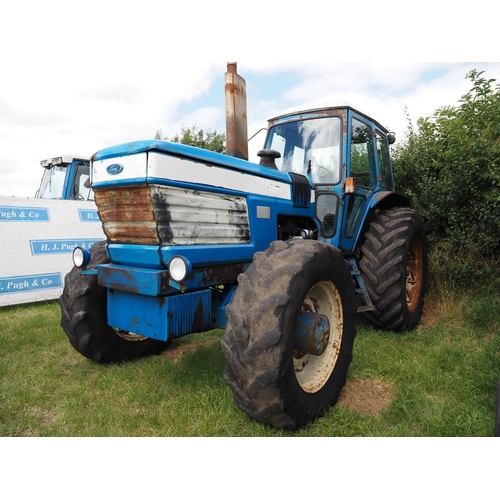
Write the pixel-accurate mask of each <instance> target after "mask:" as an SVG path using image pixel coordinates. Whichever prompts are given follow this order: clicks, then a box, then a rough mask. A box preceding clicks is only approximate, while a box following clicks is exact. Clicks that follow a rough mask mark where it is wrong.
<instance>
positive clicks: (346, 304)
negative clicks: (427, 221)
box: [60, 104, 427, 429]
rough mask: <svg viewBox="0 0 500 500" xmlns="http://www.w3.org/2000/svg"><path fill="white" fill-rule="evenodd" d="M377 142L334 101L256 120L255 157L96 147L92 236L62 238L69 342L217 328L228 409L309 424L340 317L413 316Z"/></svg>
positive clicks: (337, 354)
mask: <svg viewBox="0 0 500 500" xmlns="http://www.w3.org/2000/svg"><path fill="white" fill-rule="evenodd" d="M393 139H394V136H393V135H391V134H390V133H388V131H387V130H386V129H385V128H384V127H383V126H381V125H380V124H379V123H377V122H376V121H375V120H373V119H371V118H369V117H368V116H367V115H366V114H364V113H362V112H360V111H359V110H357V109H355V108H354V107H352V106H349V105H346V104H340V105H332V106H326V107H321V108H315V109H306V110H304V109H303V110H300V111H296V112H295V111H292V112H290V113H285V114H282V115H280V116H277V117H275V118H273V119H271V120H269V127H268V132H267V139H266V143H265V149H263V150H262V151H260V152H259V156H260V158H261V161H260V164H257V163H252V162H249V161H247V160H245V159H242V158H238V157H236V156H240V155H238V154H235V155H234V156H229V155H224V154H219V153H214V152H211V151H207V150H203V149H199V148H196V147H192V146H188V145H182V144H175V143H170V142H162V141H142V142H134V143H128V144H123V145H120V146H116V147H111V148H108V149H104V150H101V151H99V152H97V153H96V154H95V155H94V156H93V157H92V160H91V161H92V166H91V173H92V187H93V189H94V192H95V200H96V204H97V207H98V209H99V215H100V218H101V220H102V224H103V228H104V232H105V234H106V236H107V241H105V242H103V243H98V244H95V245H94V246H93V247H92V249H91V251H90V253H89V252H87V251H86V250H84V249H79V248H77V249H75V252H74V263H75V267H74V268H73V269H72V271H71V272H70V273H69V274H68V275H67V276H66V280H65V286H64V291H63V295H62V296H61V298H60V306H61V311H62V320H61V325H62V327H63V329H64V331H65V332H66V334H67V336H68V337H69V340H70V342H71V344H72V345H73V347H74V348H75V349H76V350H77V351H79V352H80V353H81V354H82V355H84V356H86V357H88V358H90V359H92V360H95V361H97V362H101V363H110V362H120V361H123V360H128V359H133V358H137V357H141V356H145V355H150V354H155V353H159V352H160V351H162V350H163V349H165V348H166V347H167V346H168V344H169V343H170V342H171V341H172V340H173V339H176V338H178V337H181V336H184V335H187V334H191V333H195V332H201V331H207V330H211V329H215V328H223V329H225V334H224V337H223V340H222V349H223V352H224V355H225V360H226V361H225V362H226V366H225V371H224V378H225V381H226V382H227V384H228V386H229V387H230V388H231V390H232V393H233V400H234V402H235V404H236V405H237V406H238V407H239V408H240V409H241V410H243V411H244V412H246V413H247V414H248V415H250V416H251V417H253V418H254V419H256V420H258V421H260V422H264V423H268V424H271V425H274V426H275V427H278V428H285V429H294V428H297V427H300V426H302V425H304V424H306V423H308V422H311V421H313V420H314V419H316V418H317V417H318V416H320V415H321V414H323V413H324V412H325V411H326V410H327V409H328V408H329V407H331V406H332V405H334V404H335V403H336V401H337V398H338V396H339V393H340V391H341V389H342V387H343V386H344V384H345V381H346V375H347V371H348V368H349V364H350V361H351V359H352V349H353V342H354V337H355V332H356V312H360V313H363V314H364V315H366V317H367V318H368V320H369V321H370V322H372V323H373V324H374V325H376V327H378V328H382V329H387V330H393V331H397V332H402V331H406V330H410V329H411V328H413V327H415V325H417V323H418V322H419V319H420V316H421V312H422V306H423V296H424V291H425V281H426V274H427V261H426V258H427V243H426V237H425V231H424V223H423V221H422V218H421V216H420V215H419V214H418V213H417V212H416V211H415V210H413V209H411V208H410V202H409V200H408V199H407V198H406V197H404V196H402V195H400V194H398V193H396V192H395V189H394V180H393V174H392V167H391V160H390V155H389V145H390V144H391V143H392V142H393ZM228 142H229V138H228ZM228 151H229V147H228ZM241 156H244V155H241Z"/></svg>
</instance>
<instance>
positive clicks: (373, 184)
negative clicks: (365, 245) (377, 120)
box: [340, 113, 378, 251]
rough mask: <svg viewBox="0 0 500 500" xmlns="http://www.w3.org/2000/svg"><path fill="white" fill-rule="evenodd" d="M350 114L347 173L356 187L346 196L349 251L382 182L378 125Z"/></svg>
mask: <svg viewBox="0 0 500 500" xmlns="http://www.w3.org/2000/svg"><path fill="white" fill-rule="evenodd" d="M350 116H351V120H350V128H349V132H348V141H349V148H348V158H347V177H351V178H353V179H354V182H355V191H354V193H352V194H346V195H345V198H344V214H343V224H342V236H341V242H340V246H341V248H342V250H345V251H351V250H353V249H354V246H355V244H356V241H357V239H358V236H359V233H360V230H361V224H362V222H363V221H364V218H365V213H366V211H367V207H368V205H369V198H370V196H371V195H372V194H373V191H374V189H376V188H377V185H378V174H377V162H376V153H375V140H374V127H373V125H372V124H371V123H370V122H369V121H368V120H366V119H365V118H363V117H362V116H360V115H357V114H355V113H351V114H350Z"/></svg>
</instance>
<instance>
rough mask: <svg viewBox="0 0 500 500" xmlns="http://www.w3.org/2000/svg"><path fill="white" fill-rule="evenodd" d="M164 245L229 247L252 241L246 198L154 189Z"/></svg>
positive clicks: (172, 189) (152, 193)
mask: <svg viewBox="0 0 500 500" xmlns="http://www.w3.org/2000/svg"><path fill="white" fill-rule="evenodd" d="M151 197H152V199H153V204H154V213H155V216H156V220H157V223H158V232H159V235H160V238H161V241H162V245H228V244H241V243H248V242H249V241H250V226H249V219H248V207H247V203H246V200H245V198H243V197H241V196H229V195H223V194H217V193H209V192H206V191H194V190H191V189H180V188H173V187H169V186H156V185H153V186H151Z"/></svg>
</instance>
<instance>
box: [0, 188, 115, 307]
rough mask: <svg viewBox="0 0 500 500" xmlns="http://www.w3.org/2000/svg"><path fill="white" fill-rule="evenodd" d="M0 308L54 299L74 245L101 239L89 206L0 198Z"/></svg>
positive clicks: (68, 267) (85, 203) (94, 209)
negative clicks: (0, 235)
mask: <svg viewBox="0 0 500 500" xmlns="http://www.w3.org/2000/svg"><path fill="white" fill-rule="evenodd" d="M0 229H1V231H2V233H1V234H2V237H1V238H0V306H9V305H15V304H23V303H29V302H37V301H42V300H53V299H57V298H58V297H60V295H61V294H62V290H63V286H64V278H65V276H66V274H67V273H68V272H69V271H71V269H72V268H73V261H72V253H73V249H74V248H75V246H77V245H79V246H83V247H85V248H88V249H90V248H91V247H92V245H94V244H95V243H96V242H98V241H102V240H103V239H105V236H104V233H103V230H102V224H101V221H100V220H99V216H98V213H97V207H96V206H95V203H94V202H92V201H80V200H46V199H36V198H35V199H31V198H30V199H28V198H16V197H12V196H9V197H8V196H0Z"/></svg>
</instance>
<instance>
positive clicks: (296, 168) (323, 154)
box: [258, 103, 408, 252]
mask: <svg viewBox="0 0 500 500" xmlns="http://www.w3.org/2000/svg"><path fill="white" fill-rule="evenodd" d="M394 141H395V136H394V134H391V133H390V132H388V131H387V130H386V129H385V128H384V127H382V126H381V125H380V124H379V123H378V122H376V121H374V120H372V119H371V118H369V117H368V116H367V115H366V114H364V113H362V112H360V111H359V110H357V109H355V108H354V107H352V106H351V105H349V104H347V103H341V104H338V105H328V106H323V107H320V108H312V109H309V110H306V111H304V110H301V111H289V112H286V113H284V114H281V115H280V116H277V117H275V118H272V119H270V120H269V129H268V135H267V140H266V144H265V149H264V150H262V151H260V152H259V153H258V154H259V156H260V157H261V164H262V165H267V166H270V167H272V168H276V169H277V170H280V171H282V172H290V173H292V174H300V175H302V176H305V177H307V178H308V179H309V181H310V182H311V183H312V184H313V185H314V187H315V194H316V219H317V220H318V221H319V223H320V226H321V228H320V231H319V235H318V236H319V237H318V239H320V240H322V241H325V242H328V243H331V244H332V245H334V246H336V247H339V248H341V249H342V250H344V251H346V252H350V251H352V250H353V249H354V248H355V247H356V245H357V242H358V239H359V236H360V234H361V232H362V230H363V227H362V224H360V222H361V221H363V220H365V218H366V215H367V214H368V213H369V212H370V210H371V209H372V208H373V207H374V206H375V205H378V204H379V203H380V202H381V200H382V199H384V198H387V197H397V198H398V200H397V204H398V205H401V204H402V205H407V204H408V202H407V200H403V199H402V198H401V196H400V195H397V194H396V193H395V192H394V178H393V173H392V165H391V160H390V154H389V145H390V144H392V143H394ZM388 201H389V200H386V202H388Z"/></svg>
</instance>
